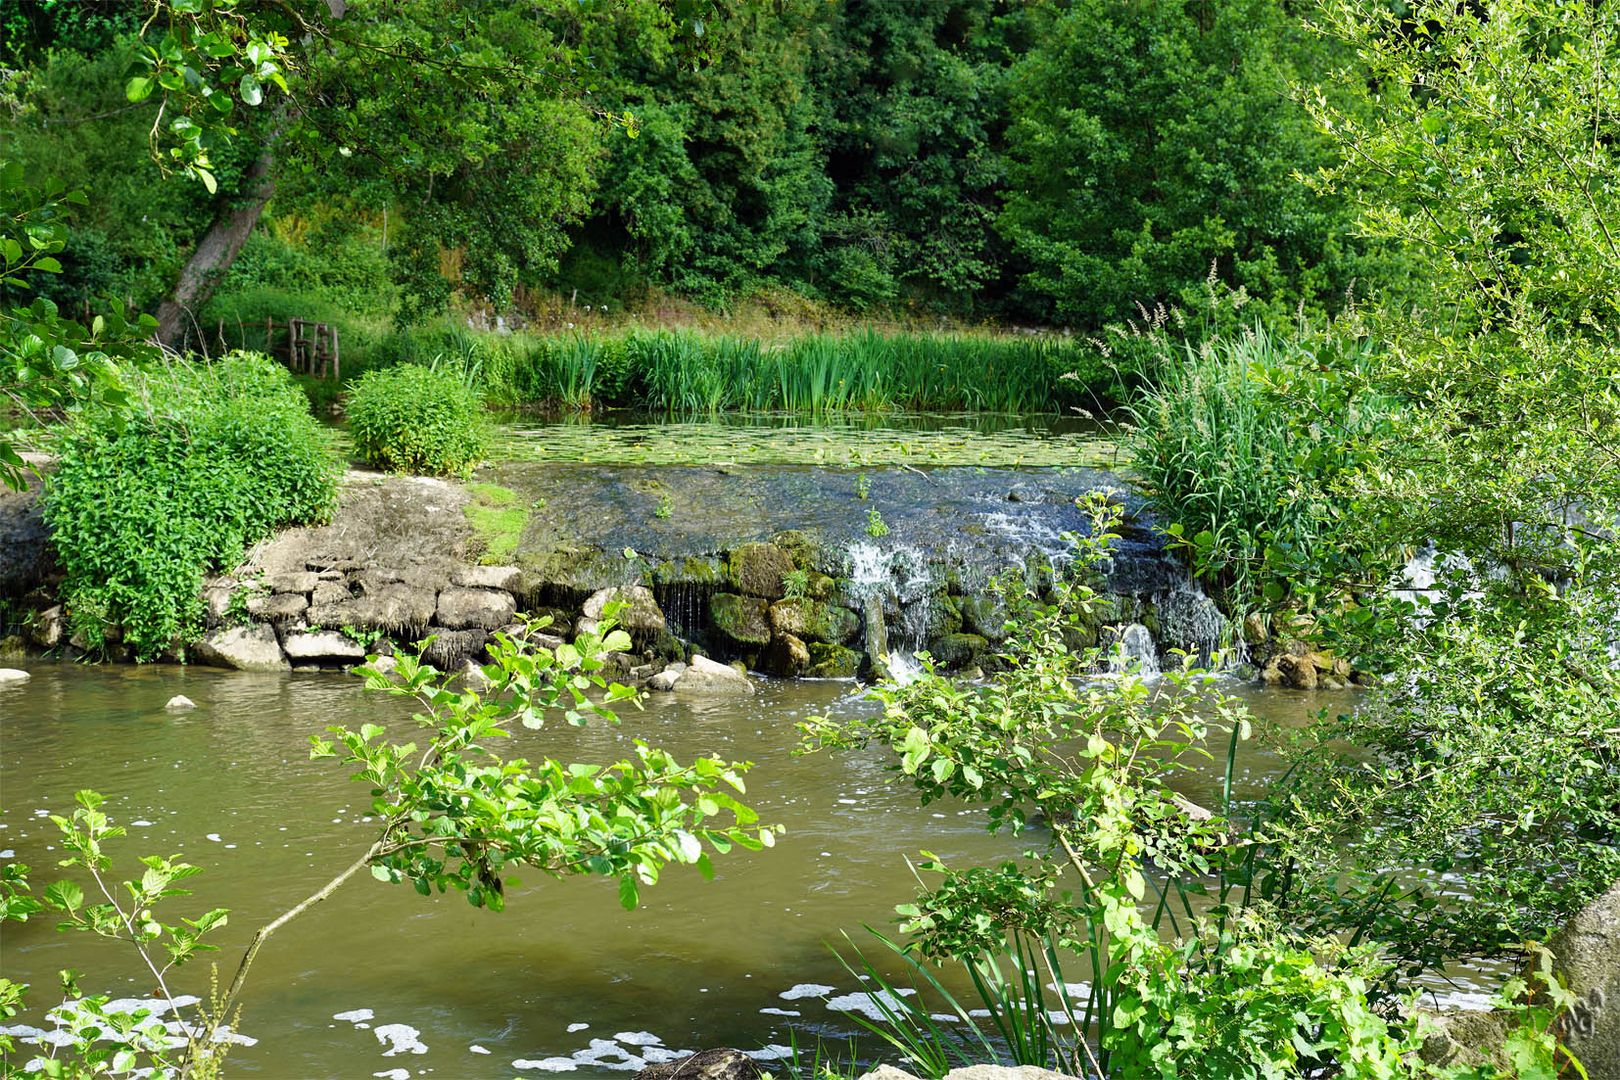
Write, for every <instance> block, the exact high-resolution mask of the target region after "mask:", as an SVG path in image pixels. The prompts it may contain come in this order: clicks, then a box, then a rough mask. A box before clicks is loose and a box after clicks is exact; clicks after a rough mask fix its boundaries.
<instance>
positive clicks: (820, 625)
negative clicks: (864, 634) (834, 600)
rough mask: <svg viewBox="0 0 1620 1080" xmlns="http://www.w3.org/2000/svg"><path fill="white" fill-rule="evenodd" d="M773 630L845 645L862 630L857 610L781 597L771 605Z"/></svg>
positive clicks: (806, 599)
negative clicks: (781, 598)
mask: <svg viewBox="0 0 1620 1080" xmlns="http://www.w3.org/2000/svg"><path fill="white" fill-rule="evenodd" d="M770 623H771V629H772V630H775V631H776V632H777V633H778V634H791V635H793V636H794V637H796V638H798V639H800V640H801V641H822V642H826V643H827V644H829V645H842V644H843V643H844V642H846V641H848V640H850V639H851V638H853V637H854V636H855V635H856V634H858V633H860V630H861V620H860V619H858V618H856V617H855V613H854V612H852V611H849V610H847V609H845V608H841V607H839V606H837V605H836V604H829V603H826V602H825V601H822V600H811V599H808V598H805V599H802V600H778V601H777V602H776V603H774V604H772V605H771V607H770Z"/></svg>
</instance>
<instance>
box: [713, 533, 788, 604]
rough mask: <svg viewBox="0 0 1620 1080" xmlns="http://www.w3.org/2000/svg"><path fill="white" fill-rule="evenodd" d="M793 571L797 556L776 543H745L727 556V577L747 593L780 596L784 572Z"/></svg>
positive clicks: (767, 598)
mask: <svg viewBox="0 0 1620 1080" xmlns="http://www.w3.org/2000/svg"><path fill="white" fill-rule="evenodd" d="M792 572H793V560H792V559H790V558H788V556H787V553H786V552H784V551H783V550H782V549H781V548H779V547H777V546H776V545H775V544H764V543H753V544H743V545H741V546H740V547H735V548H732V549H731V552H730V553H729V554H728V555H727V556H726V581H727V582H728V583H729V584H730V585H731V587H732V588H734V589H736V590H737V591H738V592H740V593H743V594H745V595H747V596H760V597H764V598H765V599H766V600H780V599H781V598H782V595H783V593H784V587H783V585H782V575H783V574H788V573H792Z"/></svg>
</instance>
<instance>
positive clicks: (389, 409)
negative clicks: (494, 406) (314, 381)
mask: <svg viewBox="0 0 1620 1080" xmlns="http://www.w3.org/2000/svg"><path fill="white" fill-rule="evenodd" d="M348 414H349V431H350V433H351V434H352V435H353V437H354V448H355V454H356V455H357V456H358V457H359V458H360V460H362V461H364V462H366V463H367V464H368V465H375V466H377V467H378V468H383V469H388V470H390V471H393V472H410V473H425V474H428V475H433V476H462V477H465V476H466V475H467V474H468V473H470V472H471V471H472V467H473V466H474V465H476V464H477V463H478V462H479V460H480V459H481V458H482V457H483V456H484V451H485V449H486V447H487V445H488V441H489V440H488V423H487V421H486V420H485V418H484V406H483V401H482V400H481V399H480V397H479V394H478V391H477V390H476V389H475V388H474V387H473V386H472V385H470V384H469V381H468V380H467V379H466V378H465V377H464V376H463V373H461V372H459V371H456V370H454V368H453V366H450V365H443V366H442V365H439V364H434V365H433V366H431V367H424V366H422V365H420V364H400V365H398V366H397V367H392V368H386V369H383V370H380V371H368V372H366V373H365V374H364V375H362V376H361V377H360V378H359V379H358V380H357V381H356V382H355V384H354V389H353V391H352V393H351V394H350V395H349V404H348Z"/></svg>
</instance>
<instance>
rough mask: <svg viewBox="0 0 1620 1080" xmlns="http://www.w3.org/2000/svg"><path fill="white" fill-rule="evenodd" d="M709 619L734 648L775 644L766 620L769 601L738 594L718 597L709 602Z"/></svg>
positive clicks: (719, 595)
mask: <svg viewBox="0 0 1620 1080" xmlns="http://www.w3.org/2000/svg"><path fill="white" fill-rule="evenodd" d="M709 619H710V621H712V622H713V623H714V628H715V629H716V630H718V631H720V633H721V634H723V635H724V636H725V637H726V638H727V639H729V640H730V641H731V642H732V643H733V644H736V645H739V646H744V647H746V646H750V645H755V646H757V645H764V644H765V643H767V642H768V641H770V640H771V627H770V623H769V622H767V621H766V617H765V601H763V600H760V599H758V598H756V597H752V596H738V595H736V594H735V593H715V594H714V596H713V597H712V598H711V599H710V600H709Z"/></svg>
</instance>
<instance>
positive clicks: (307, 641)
mask: <svg viewBox="0 0 1620 1080" xmlns="http://www.w3.org/2000/svg"><path fill="white" fill-rule="evenodd" d="M281 648H282V651H284V652H285V653H286V654H287V659H288V660H291V661H292V662H293V663H295V664H300V665H304V664H315V665H320V666H324V667H336V666H339V665H343V664H358V663H360V662H361V661H363V660H364V659H365V658H366V649H365V646H363V645H361V644H360V643H359V642H358V641H355V640H354V639H353V638H350V637H348V636H347V635H345V634H340V633H338V632H337V631H336V630H319V631H314V632H311V631H308V630H301V631H297V632H295V633H291V634H288V635H287V637H286V640H284V641H283V642H282V643H281Z"/></svg>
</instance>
